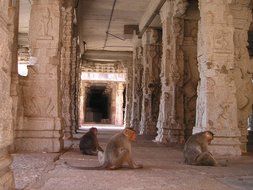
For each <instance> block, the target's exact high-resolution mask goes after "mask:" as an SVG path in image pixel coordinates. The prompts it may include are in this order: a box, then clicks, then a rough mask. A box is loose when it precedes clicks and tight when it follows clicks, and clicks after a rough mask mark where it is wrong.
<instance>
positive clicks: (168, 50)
mask: <svg viewBox="0 0 253 190" xmlns="http://www.w3.org/2000/svg"><path fill="white" fill-rule="evenodd" d="M186 6H187V1H185V0H176V1H168V2H166V3H165V4H164V6H163V7H162V9H161V12H160V15H161V20H162V28H163V56H162V67H161V75H160V76H161V82H162V95H161V100H160V108H159V117H158V122H157V128H158V135H157V137H156V139H155V141H157V142H163V143H167V142H168V143H180V144H181V143H183V142H184V126H183V123H184V121H183V119H184V110H183V93H182V86H183V75H184V57H183V49H182V45H183V35H184V20H183V17H182V16H183V14H184V13H185V9H186Z"/></svg>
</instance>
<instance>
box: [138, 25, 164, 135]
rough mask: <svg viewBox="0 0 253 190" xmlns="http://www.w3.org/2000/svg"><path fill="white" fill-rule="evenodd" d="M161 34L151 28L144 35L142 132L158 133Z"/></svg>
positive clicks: (148, 133)
mask: <svg viewBox="0 0 253 190" xmlns="http://www.w3.org/2000/svg"><path fill="white" fill-rule="evenodd" d="M160 39H161V34H160V32H159V31H158V30H157V29H151V28H149V29H148V30H147V31H146V32H145V33H144V35H143V37H142V44H143V60H142V61H143V76H142V85H143V87H142V93H143V99H142V112H141V122H140V134H147V135H156V131H157V128H156V123H157V117H158V111H159V99H160V91H159V90H160V77H159V75H160V71H161V61H160V60H161V59H160V56H161V42H160Z"/></svg>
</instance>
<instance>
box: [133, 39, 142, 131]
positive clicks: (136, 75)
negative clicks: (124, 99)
mask: <svg viewBox="0 0 253 190" xmlns="http://www.w3.org/2000/svg"><path fill="white" fill-rule="evenodd" d="M142 58H143V48H142V43H141V39H138V37H137V36H135V38H134V51H133V89H132V110H131V121H130V126H131V127H133V128H134V129H135V130H136V131H137V132H138V133H139V132H140V127H139V126H140V121H141V110H142V106H141V105H142V76H143V66H142V63H143V62H142Z"/></svg>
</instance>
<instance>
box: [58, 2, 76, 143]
mask: <svg viewBox="0 0 253 190" xmlns="http://www.w3.org/2000/svg"><path fill="white" fill-rule="evenodd" d="M73 15H74V8H73V0H69V1H66V3H65V4H64V6H63V7H62V26H63V32H62V47H61V64H60V67H61V92H62V99H61V100H62V102H61V103H62V116H63V117H62V118H63V119H62V125H63V126H62V127H63V129H64V138H65V139H67V138H70V137H71V136H72V131H71V124H72V123H71V112H70V106H71V89H70V88H71V72H70V71H71V65H72V64H71V63H72V58H73V56H72V53H73V51H72V45H73V44H72V40H73Z"/></svg>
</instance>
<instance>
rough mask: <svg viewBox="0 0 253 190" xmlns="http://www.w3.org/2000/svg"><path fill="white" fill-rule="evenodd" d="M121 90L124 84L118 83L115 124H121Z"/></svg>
mask: <svg viewBox="0 0 253 190" xmlns="http://www.w3.org/2000/svg"><path fill="white" fill-rule="evenodd" d="M123 91H124V85H123V84H122V83H118V84H117V90H116V111H115V112H116V113H115V125H123Z"/></svg>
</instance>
